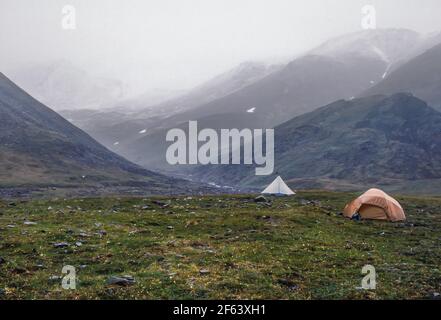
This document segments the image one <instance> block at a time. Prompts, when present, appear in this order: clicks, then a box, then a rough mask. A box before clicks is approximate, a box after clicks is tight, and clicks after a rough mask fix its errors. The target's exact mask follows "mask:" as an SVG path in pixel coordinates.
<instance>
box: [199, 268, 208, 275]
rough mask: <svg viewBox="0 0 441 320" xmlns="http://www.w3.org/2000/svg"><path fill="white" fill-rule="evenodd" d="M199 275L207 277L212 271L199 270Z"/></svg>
mask: <svg viewBox="0 0 441 320" xmlns="http://www.w3.org/2000/svg"><path fill="white" fill-rule="evenodd" d="M199 273H200V274H201V275H206V274H209V273H210V270H208V269H201V270H199Z"/></svg>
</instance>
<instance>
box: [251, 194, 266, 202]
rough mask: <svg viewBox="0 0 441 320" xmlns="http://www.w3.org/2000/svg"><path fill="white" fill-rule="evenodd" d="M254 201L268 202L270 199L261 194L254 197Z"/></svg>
mask: <svg viewBox="0 0 441 320" xmlns="http://www.w3.org/2000/svg"><path fill="white" fill-rule="evenodd" d="M254 202H257V203H259V202H265V203H267V202H269V201H268V199H267V198H265V197H264V196H262V195H260V196H257V197H255V198H254Z"/></svg>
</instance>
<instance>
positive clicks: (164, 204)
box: [152, 200, 170, 208]
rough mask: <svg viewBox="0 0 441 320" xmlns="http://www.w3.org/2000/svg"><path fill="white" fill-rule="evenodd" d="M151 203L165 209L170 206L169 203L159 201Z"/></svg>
mask: <svg viewBox="0 0 441 320" xmlns="http://www.w3.org/2000/svg"><path fill="white" fill-rule="evenodd" d="M152 203H153V204H156V205H157V206H160V207H161V208H167V207H168V206H169V205H170V202H162V201H159V200H152Z"/></svg>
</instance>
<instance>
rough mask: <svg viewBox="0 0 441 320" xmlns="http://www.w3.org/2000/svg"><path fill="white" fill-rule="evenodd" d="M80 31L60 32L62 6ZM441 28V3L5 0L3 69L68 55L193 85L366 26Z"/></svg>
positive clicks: (161, 84) (93, 68)
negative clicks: (371, 15)
mask: <svg viewBox="0 0 441 320" xmlns="http://www.w3.org/2000/svg"><path fill="white" fill-rule="evenodd" d="M67 4H70V5H73V6H74V7H75V8H76V23H77V28H76V29H75V30H63V29H62V28H61V20H62V12H61V11H62V8H63V6H64V5H67ZM366 4H373V5H374V6H375V7H376V9H377V26H378V27H379V28H389V27H397V28H409V29H413V30H416V31H419V32H422V33H429V32H435V31H441V19H440V13H441V1H440V0H378V1H374V0H363V1H362V0H307V1H306V0H303V1H299V0H129V1H128V0H125V1H124V0H70V1H63V0H38V1H34V0H0V49H1V50H0V71H4V72H6V73H7V72H8V71H10V70H13V69H15V68H17V67H26V66H28V65H32V64H36V63H50V62H52V61H57V60H60V59H64V60H67V61H71V62H73V63H75V64H77V65H79V66H81V67H83V68H86V69H88V70H89V71H90V72H91V73H92V74H99V75H105V76H109V77H114V78H118V79H120V80H123V81H124V82H126V83H127V84H129V85H130V86H132V87H133V88H135V89H136V90H138V91H143V90H144V88H146V90H149V89H151V88H170V89H183V88H189V87H192V86H194V85H196V84H199V83H200V82H202V81H204V80H206V79H208V78H210V77H212V76H213V75H215V74H217V73H220V72H223V71H225V70H227V69H229V68H231V67H233V66H235V65H237V64H239V63H240V62H243V61H248V60H264V61H278V60H280V59H286V58H289V57H294V56H295V55H297V54H299V53H301V52H303V51H305V50H308V49H311V48H312V47H314V46H315V45H318V44H320V43H321V42H322V41H324V40H328V39H329V38H331V37H333V36H337V35H341V34H344V33H347V32H353V31H359V30H361V8H362V7H363V6H364V5H366Z"/></svg>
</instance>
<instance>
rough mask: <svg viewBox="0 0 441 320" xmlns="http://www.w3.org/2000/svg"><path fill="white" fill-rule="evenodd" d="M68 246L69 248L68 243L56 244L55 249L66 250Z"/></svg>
mask: <svg viewBox="0 0 441 320" xmlns="http://www.w3.org/2000/svg"><path fill="white" fill-rule="evenodd" d="M68 246H69V243H67V242H58V243H54V247H55V248H66V247H68Z"/></svg>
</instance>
